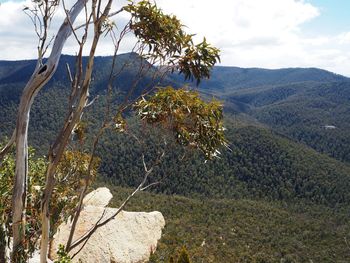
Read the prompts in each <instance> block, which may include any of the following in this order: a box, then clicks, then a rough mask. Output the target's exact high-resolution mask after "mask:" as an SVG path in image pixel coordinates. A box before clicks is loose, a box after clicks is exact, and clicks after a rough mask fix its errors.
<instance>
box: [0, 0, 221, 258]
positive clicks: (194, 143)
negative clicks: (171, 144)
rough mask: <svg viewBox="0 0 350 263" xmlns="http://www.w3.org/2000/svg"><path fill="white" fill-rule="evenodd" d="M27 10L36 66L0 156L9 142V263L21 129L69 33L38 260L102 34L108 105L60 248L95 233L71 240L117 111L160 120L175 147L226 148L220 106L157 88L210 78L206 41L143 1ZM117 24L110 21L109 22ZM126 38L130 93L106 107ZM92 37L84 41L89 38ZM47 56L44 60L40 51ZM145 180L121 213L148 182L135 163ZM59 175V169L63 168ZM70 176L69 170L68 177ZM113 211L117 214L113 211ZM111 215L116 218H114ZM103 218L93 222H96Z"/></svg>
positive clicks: (23, 161)
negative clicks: (166, 80)
mask: <svg viewBox="0 0 350 263" xmlns="http://www.w3.org/2000/svg"><path fill="white" fill-rule="evenodd" d="M32 1H33V6H31V7H26V8H25V9H24V11H25V12H26V13H27V14H28V15H29V17H30V18H31V21H32V22H33V24H34V26H35V27H34V28H35V32H36V34H37V36H38V60H37V65H36V68H35V70H34V72H33V74H32V76H31V78H30V80H29V81H28V82H27V84H26V86H25V87H24V90H23V93H22V96H21V99H20V103H19V108H18V114H17V120H16V128H15V131H14V132H13V135H12V137H11V139H10V140H9V142H8V143H7V145H6V146H5V147H4V148H3V149H2V150H1V152H0V159H4V156H5V155H6V154H8V152H9V150H10V148H11V146H12V145H13V144H15V173H14V184H13V185H14V187H13V193H12V205H11V207H12V219H11V222H12V231H11V235H12V237H13V247H12V256H11V260H12V261H13V262H21V261H25V260H26V257H25V256H24V257H23V254H25V253H26V251H27V247H28V240H29V237H28V236H27V235H26V231H25V229H26V224H27V214H28V212H27V211H26V208H27V200H28V196H27V193H28V125H29V121H30V110H31V107H32V104H33V102H34V100H35V98H36V96H37V94H38V92H39V91H40V90H41V89H42V88H43V87H44V86H45V84H46V83H47V82H48V81H49V80H50V79H51V78H52V76H53V75H54V73H55V71H56V69H57V66H58V63H59V61H60V56H61V53H62V49H63V47H64V46H65V44H66V41H67V39H68V38H69V37H70V36H71V35H73V37H74V40H75V43H76V48H77V51H76V54H77V56H76V63H75V67H74V69H70V67H69V66H67V72H68V73H67V78H68V79H69V80H70V83H71V92H70V95H69V97H68V98H67V101H68V108H67V114H66V117H65V121H64V123H63V125H62V127H61V129H60V131H59V132H58V134H57V136H56V138H55V140H54V142H53V143H52V145H51V146H50V148H49V149H48V154H47V165H46V169H45V184H44V186H43V189H42V197H41V205H40V214H41V225H40V230H38V233H40V237H39V239H40V254H41V262H42V263H45V262H47V255H48V247H49V242H50V234H52V228H50V221H52V220H50V219H52V218H51V214H52V211H51V210H50V209H51V208H52V207H51V205H52V204H51V203H52V195H53V191H54V189H55V186H56V185H57V181H58V179H57V178H58V177H59V174H60V173H62V172H61V171H62V169H61V170H60V168H59V167H60V163H62V160H63V159H64V156H65V154H66V152H67V145H68V144H69V143H70V141H71V140H72V137H73V135H77V136H78V137H83V136H84V129H83V125H82V122H81V119H82V115H83V113H84V111H85V110H86V108H87V107H89V106H90V105H91V104H92V103H94V101H95V99H94V98H90V95H89V94H90V92H89V91H90V87H91V82H92V73H93V68H94V57H95V55H96V48H97V47H98V45H99V43H100V40H101V37H104V36H107V35H109V36H110V39H111V42H112V43H113V46H114V50H113V52H114V59H113V63H112V66H111V71H110V75H109V81H108V85H106V87H105V88H106V91H107V92H106V94H107V106H106V111H105V116H104V120H103V123H102V125H101V127H100V128H99V130H98V131H97V132H96V134H94V135H93V137H94V138H93V140H92V147H91V152H90V153H89V160H88V164H87V166H86V171H85V172H84V178H83V180H82V181H83V182H84V183H83V184H82V185H81V187H80V194H79V198H78V199H79V200H78V202H77V203H76V208H75V209H74V215H73V220H72V231H71V234H70V236H69V240H68V242H67V244H66V247H65V250H66V252H67V253H68V252H69V251H70V250H71V249H72V248H73V247H75V246H77V245H78V244H80V243H81V242H84V241H85V240H86V239H87V238H88V237H89V236H90V235H92V234H93V232H94V230H92V231H91V232H89V233H87V234H86V235H85V236H83V237H82V238H81V239H80V240H76V241H73V236H74V231H75V227H76V224H77V222H78V218H79V215H80V211H81V209H82V205H83V198H84V196H85V195H86V193H87V190H88V187H89V185H90V183H91V181H92V178H93V175H94V173H95V168H96V166H95V161H96V158H95V150H96V146H97V144H98V143H99V139H100V137H101V135H102V134H103V133H104V132H105V131H106V130H107V129H112V128H113V129H115V130H117V131H119V132H124V131H125V122H126V120H125V119H124V118H123V112H125V111H126V110H130V109H132V110H136V113H137V114H138V115H139V116H140V118H141V120H144V121H146V122H148V123H160V124H161V125H164V127H166V128H168V129H170V131H171V132H172V134H173V135H174V136H175V138H176V139H177V141H178V142H179V143H180V144H182V145H189V146H191V147H195V148H199V149H200V150H201V151H202V152H203V153H204V155H205V157H206V158H212V157H215V156H216V155H217V154H218V153H219V152H218V148H219V147H220V146H222V145H225V144H226V141H225V138H224V134H223V130H224V129H223V127H222V106H221V104H220V103H218V102H216V101H213V102H211V103H205V102H204V101H202V100H201V99H200V97H199V94H198V93H196V92H193V91H190V90H188V89H180V90H174V89H172V88H171V87H167V88H166V89H163V88H161V87H157V81H158V80H159V79H161V78H162V77H164V76H166V75H167V74H169V73H180V74H183V75H184V77H185V79H189V80H195V81H196V82H197V83H199V82H200V80H201V79H202V78H208V77H209V76H210V69H211V68H212V67H213V66H214V64H215V63H216V62H217V61H218V60H219V50H218V49H217V48H215V47H213V46H211V45H210V44H208V43H207V41H206V39H204V40H203V41H202V42H200V43H197V44H196V43H194V40H193V35H192V34H189V33H187V32H186V31H185V30H184V26H183V25H182V24H181V22H180V21H179V20H178V19H177V17H176V16H174V15H168V14H165V13H163V11H162V10H161V9H160V8H159V7H158V6H157V5H156V4H155V3H154V2H150V1H148V0H142V1H136V2H132V1H129V2H127V3H126V4H125V5H124V6H121V7H118V8H117V9H116V10H113V7H114V4H113V0H91V1H88V0H77V1H76V3H75V4H74V5H73V6H72V7H71V8H70V9H68V8H67V7H66V3H65V2H64V1H63V0H61V2H60V1H59V0H32ZM60 9H63V11H64V13H65V19H64V21H63V22H62V25H61V26H60V28H59V29H58V31H57V33H56V36H55V38H54V39H50V38H49V33H48V32H49V28H50V25H51V22H52V20H53V19H54V17H55V14H56V13H57V11H58V10H60ZM122 13H125V14H127V15H128V17H129V20H128V21H127V22H126V23H125V24H124V25H123V26H122V27H120V26H118V27H117V26H116V24H118V19H122V18H124V17H125V16H121V14H122ZM79 15H80V16H81V17H83V18H84V22H83V23H81V24H78V25H77V23H76V20H77V18H78V16H79ZM114 21H117V22H114ZM129 35H133V36H134V39H135V44H134V46H133V47H132V48H131V50H130V51H133V52H136V53H138V55H139V56H140V57H141V58H143V60H142V61H144V62H143V63H141V64H140V66H139V67H140V68H139V69H137V72H138V74H137V77H136V78H135V80H134V81H133V82H132V83H133V84H132V85H131V86H130V87H128V89H129V92H128V94H127V95H125V97H124V98H123V99H122V100H119V101H122V102H121V103H120V104H118V105H117V107H112V106H111V104H112V103H113V101H114V100H111V99H110V96H111V94H112V93H113V83H114V80H115V79H116V78H118V76H119V74H120V71H121V70H123V67H121V68H118V69H116V67H115V64H116V59H117V54H119V52H120V50H119V49H120V45H121V43H122V41H124V40H125V39H126V38H127V37H128V36H129ZM88 40H91V43H90V42H89V41H88ZM48 52H50V54H49V55H48V56H47V58H46V59H45V57H46V54H47V53H48ZM84 53H88V56H87V59H86V63H83V54H84ZM148 72H152V75H153V76H152V78H151V81H150V82H149V83H148V85H146V86H145V87H144V90H143V93H142V95H141V96H137V97H136V98H135V97H133V96H131V94H132V93H133V92H134V90H135V87H136V85H137V84H138V82H139V81H140V79H141V78H142V76H143V75H144V74H146V73H148ZM163 156H164V152H162V153H161V154H160V155H159V158H158V160H157V162H159V161H161V159H162V157H163ZM142 160H143V163H144V168H145V175H144V178H143V180H142V182H141V183H140V185H139V186H138V187H137V188H136V189H135V191H134V192H133V193H132V194H130V196H129V197H128V198H127V199H126V200H125V202H124V203H123V204H122V205H121V207H120V209H119V210H118V211H120V210H121V209H122V208H123V207H124V206H125V205H126V204H127V202H128V201H129V199H130V198H131V197H132V196H133V195H134V194H136V193H137V192H138V191H142V190H145V189H147V188H148V187H150V186H152V185H154V184H153V183H150V184H147V179H148V176H149V174H150V173H151V172H152V171H153V167H148V166H147V164H146V162H145V160H144V158H143V159H142ZM63 170H64V169H63ZM68 176H69V173H68ZM117 213H118V212H117ZM114 216H115V215H114ZM109 220H110V219H107V220H105V221H104V222H101V223H100V224H97V225H96V227H98V226H99V225H103V224H105V223H107V222H108V221H109Z"/></svg>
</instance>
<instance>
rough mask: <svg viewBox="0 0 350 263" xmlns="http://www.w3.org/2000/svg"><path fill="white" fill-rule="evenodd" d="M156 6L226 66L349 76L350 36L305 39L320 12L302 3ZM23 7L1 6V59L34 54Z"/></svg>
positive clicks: (204, 0) (191, 0)
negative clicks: (318, 70) (312, 69)
mask: <svg viewBox="0 0 350 263" xmlns="http://www.w3.org/2000/svg"><path fill="white" fill-rule="evenodd" d="M27 1H28V2H30V1H29V0H27ZM70 1H73V0H70ZM123 1H125V0H123ZM117 2H118V3H120V1H117ZM124 3H125V2H124ZM157 4H158V6H160V7H161V8H162V9H163V10H164V11H165V12H168V13H173V14H175V15H177V16H178V17H179V18H180V19H181V21H183V23H184V24H185V25H186V26H187V27H188V29H187V30H188V32H191V33H197V36H196V38H197V39H201V38H202V37H203V36H206V37H207V39H208V41H210V42H211V43H212V44H214V45H215V46H217V47H219V48H220V49H221V50H222V54H221V56H222V63H223V64H224V65H232V66H241V67H266V68H281V67H320V68H324V69H328V70H331V71H334V72H337V73H341V74H346V75H349V76H350V45H349V43H350V32H344V33H342V34H340V35H321V34H319V35H318V34H317V32H315V34H314V37H306V36H304V35H303V32H302V27H303V24H304V23H307V22H308V21H310V20H312V19H314V18H316V17H318V16H320V15H322V13H321V11H320V9H318V8H317V7H315V6H313V5H311V4H310V3H308V2H306V1H303V0H264V1H261V0H230V1H228V0H216V1H213V0H200V1H199V0H176V1H169V0H157ZM335 4H336V3H335ZM23 5H24V4H23V2H22V3H13V2H6V3H3V4H2V5H1V6H0V13H1V16H0V37H1V40H2V41H1V42H0V59H23V58H32V57H35V55H36V53H35V52H36V50H35V47H36V42H35V35H34V32H33V28H32V26H31V25H30V22H29V19H28V17H26V16H25V15H24V14H23V12H21V9H22V8H23ZM63 17H64V14H63V13H61V14H60V15H59V16H58V18H57V20H55V22H54V24H53V25H54V27H55V28H57V27H58V25H59V23H60V21H62V19H63ZM123 19H125V17H124V18H123ZM53 32H54V31H53ZM131 44H132V39H130V38H128V39H127V40H126V42H125V44H124V45H123V47H122V51H125V52H126V51H128V49H129V46H130V45H131ZM64 52H65V53H74V52H75V43H74V39H70V40H69V41H68V43H67V45H66V47H65V49H64ZM112 52H113V47H112V46H111V44H110V43H109V42H108V40H107V39H106V40H104V41H102V43H101V46H100V48H99V49H98V54H100V55H109V54H112Z"/></svg>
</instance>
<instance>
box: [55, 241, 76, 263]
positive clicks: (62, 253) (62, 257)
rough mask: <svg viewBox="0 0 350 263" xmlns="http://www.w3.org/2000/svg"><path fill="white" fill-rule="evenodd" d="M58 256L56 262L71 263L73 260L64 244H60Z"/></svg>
mask: <svg viewBox="0 0 350 263" xmlns="http://www.w3.org/2000/svg"><path fill="white" fill-rule="evenodd" d="M57 256H58V259H57V260H55V262H54V263H71V262H72V259H71V258H70V256H69V255H68V253H67V252H66V249H65V247H64V245H62V244H59V245H58V251H57Z"/></svg>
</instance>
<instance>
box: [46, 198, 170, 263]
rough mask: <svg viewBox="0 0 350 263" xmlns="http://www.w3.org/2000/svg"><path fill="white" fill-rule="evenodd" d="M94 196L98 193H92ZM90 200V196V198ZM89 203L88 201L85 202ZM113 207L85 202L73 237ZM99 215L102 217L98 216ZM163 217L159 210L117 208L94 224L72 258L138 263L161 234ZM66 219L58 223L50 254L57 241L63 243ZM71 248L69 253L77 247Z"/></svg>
mask: <svg viewBox="0 0 350 263" xmlns="http://www.w3.org/2000/svg"><path fill="white" fill-rule="evenodd" d="M94 196H98V195H94ZM90 200H91V199H90ZM88 203H89V204H90V201H89V202H88ZM116 211H117V209H116V208H103V207H101V206H99V207H97V206H92V205H87V206H85V207H84V209H83V210H82V212H81V215H80V218H79V221H78V224H77V225H78V227H77V229H76V231H75V235H74V238H73V240H77V239H78V238H79V237H81V236H83V235H84V234H85V233H87V232H88V231H89V230H90V229H91V228H92V227H93V226H94V225H95V224H96V223H97V222H102V221H104V219H106V218H109V217H110V216H111V215H113V214H114V213H115V212H116ZM102 215H103V217H102V219H101V216H102ZM164 225H165V220H164V217H163V215H162V214H161V213H160V212H150V213H145V212H125V211H121V212H120V213H119V214H118V215H117V216H116V217H115V218H114V219H113V220H111V221H110V222H108V223H107V224H106V225H104V226H102V227H100V228H98V229H97V230H96V232H95V233H94V234H93V235H92V236H91V237H90V239H89V240H88V241H87V243H86V244H85V246H84V247H83V248H82V250H81V251H80V252H79V253H78V254H77V256H75V257H74V259H73V262H79V260H81V261H82V262H84V263H111V262H114V263H141V262H147V261H148V259H149V256H150V253H151V251H155V249H156V247H157V242H158V240H159V239H160V237H161V234H162V229H163V228H164ZM70 228H71V226H70V223H66V224H62V225H61V226H60V227H59V229H58V232H57V233H56V235H55V236H54V241H53V242H52V244H51V251H50V252H51V253H50V254H51V255H54V254H56V253H55V252H56V251H57V249H58V245H59V244H66V242H67V238H68V235H69V231H70ZM80 248H81V245H80V246H78V247H76V248H74V249H73V250H72V251H71V252H70V255H74V254H75V253H76V252H77V251H79V250H80Z"/></svg>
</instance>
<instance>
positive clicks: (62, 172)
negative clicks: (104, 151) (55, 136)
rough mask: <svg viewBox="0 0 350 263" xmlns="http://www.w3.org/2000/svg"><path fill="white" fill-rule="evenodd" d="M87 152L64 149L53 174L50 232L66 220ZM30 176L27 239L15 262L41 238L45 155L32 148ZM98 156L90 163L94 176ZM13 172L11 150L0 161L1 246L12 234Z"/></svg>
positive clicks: (88, 156) (72, 208)
mask: <svg viewBox="0 0 350 263" xmlns="http://www.w3.org/2000/svg"><path fill="white" fill-rule="evenodd" d="M89 160H90V155H88V154H85V153H81V152H76V151H67V152H65V153H64V155H63V157H62V160H61V161H60V163H59V165H58V168H57V173H56V175H55V180H56V185H55V188H54V190H53V195H52V198H51V203H50V210H51V214H52V215H51V218H50V219H51V226H52V227H51V233H50V235H51V236H53V234H54V233H55V231H56V229H57V227H58V225H59V224H61V223H62V221H65V220H66V219H67V218H68V217H69V216H70V215H72V212H73V210H74V208H75V205H76V203H77V202H78V195H79V189H80V188H81V186H82V181H81V180H82V178H83V177H84V176H85V175H86V173H87V169H88V163H89ZM28 165H29V176H28V186H27V187H28V190H27V206H26V210H25V212H26V224H25V226H23V227H25V231H26V240H24V243H23V244H22V246H21V247H20V248H19V250H18V253H17V254H18V255H16V257H17V260H18V262H26V260H27V259H28V258H29V256H30V255H31V254H32V253H33V252H34V250H35V244H36V243H37V241H38V239H39V238H40V228H41V225H40V220H41V215H40V211H41V197H42V194H43V190H44V186H45V175H46V167H47V162H46V160H45V159H44V158H41V157H35V152H34V150H33V149H30V152H29V160H28ZM97 169H98V159H97V160H96V161H95V162H94V163H93V165H92V169H91V171H92V176H93V177H94V176H96V173H97ZM14 173H15V160H14V155H13V154H8V155H7V156H5V158H4V160H3V161H2V163H1V164H0V215H1V216H0V225H1V230H0V232H1V233H3V235H0V244H1V245H2V246H3V245H4V247H6V246H8V245H9V241H10V240H9V239H8V237H10V236H11V235H12V233H11V231H12V230H11V225H12V221H11V219H12V214H11V213H12V209H11V203H12V201H11V200H12V191H13V178H14ZM0 253H1V252H0Z"/></svg>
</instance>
